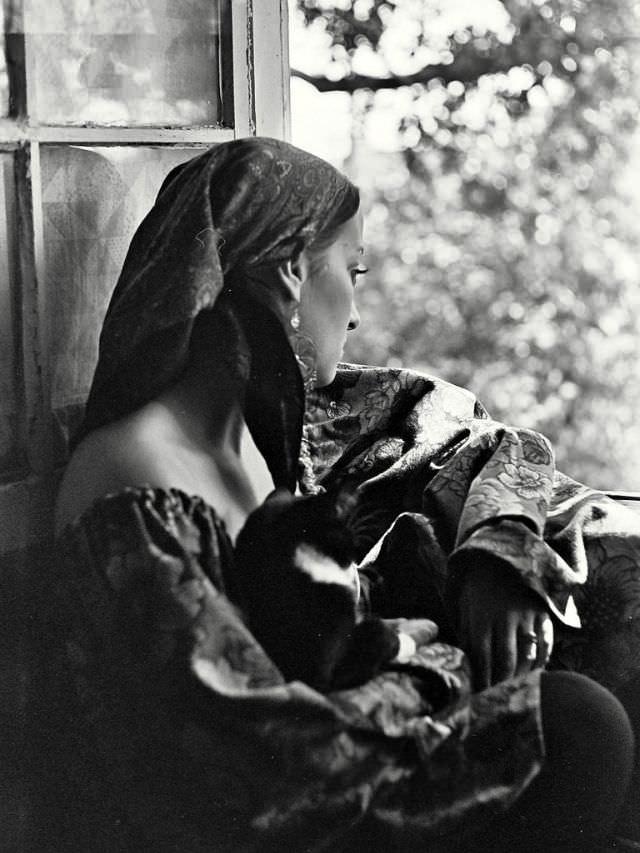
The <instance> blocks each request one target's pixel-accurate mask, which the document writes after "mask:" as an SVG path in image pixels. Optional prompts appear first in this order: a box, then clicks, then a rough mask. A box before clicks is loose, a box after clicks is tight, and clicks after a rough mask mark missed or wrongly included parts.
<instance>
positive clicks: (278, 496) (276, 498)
mask: <svg viewBox="0 0 640 853" xmlns="http://www.w3.org/2000/svg"><path fill="white" fill-rule="evenodd" d="M293 499H294V496H293V495H292V494H291V492H290V491H289V489H287V488H286V487H285V486H278V488H277V489H274V490H273V491H272V492H269V494H268V495H267V497H266V498H265V499H264V505H265V506H272V507H277V506H283V507H284V506H286V505H287V504H289V503H291V501H293Z"/></svg>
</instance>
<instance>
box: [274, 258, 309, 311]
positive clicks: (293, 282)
mask: <svg viewBox="0 0 640 853" xmlns="http://www.w3.org/2000/svg"><path fill="white" fill-rule="evenodd" d="M308 276H309V262H308V260H307V256H306V255H305V253H304V252H301V253H300V254H299V255H298V257H297V258H295V259H293V258H289V260H287V261H283V262H282V263H281V264H279V265H278V277H279V279H280V281H281V282H282V284H284V286H285V287H286V288H287V290H288V291H289V294H290V296H291V298H292V299H293V300H294V302H300V292H301V290H302V285H303V284H304V282H305V281H306V280H307V278H308Z"/></svg>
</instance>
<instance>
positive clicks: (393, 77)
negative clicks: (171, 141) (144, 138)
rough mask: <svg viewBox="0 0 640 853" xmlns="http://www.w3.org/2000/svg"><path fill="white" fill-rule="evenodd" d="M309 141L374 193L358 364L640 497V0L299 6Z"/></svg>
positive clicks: (426, 0)
mask: <svg viewBox="0 0 640 853" xmlns="http://www.w3.org/2000/svg"><path fill="white" fill-rule="evenodd" d="M290 27H291V30H290V33H291V64H292V72H293V77H292V93H291V94H292V124H293V141H294V142H295V143H296V144H298V145H300V146H302V147H304V148H307V149H309V150H312V151H314V152H316V153H318V154H320V155H322V156H324V157H326V158H327V159H329V160H331V161H332V162H334V163H335V164H337V165H338V166H340V167H341V168H343V169H344V170H345V171H346V172H347V173H348V174H350V175H351V176H352V177H353V178H354V180H355V181H356V182H357V183H358V184H359V186H360V188H361V190H362V194H363V199H364V209H365V213H366V217H367V221H366V232H365V239H366V244H367V253H366V265H367V266H368V267H369V269H370V272H369V274H368V275H367V276H366V277H364V282H363V283H362V285H359V293H358V299H359V307H360V311H361V315H362V324H361V326H360V328H359V329H358V330H357V331H356V332H354V333H353V334H352V335H351V336H350V343H349V349H348V351H347V357H348V358H349V359H350V360H352V361H359V362H368V363H375V364H387V365H399V364H403V365H405V366H408V367H415V368H418V369H421V370H425V371H428V372H431V373H435V374H436V375H439V376H442V377H444V378H446V379H448V380H450V381H452V382H455V383H458V384H461V385H464V386H465V387H468V388H470V389H472V390H473V391H474V392H475V393H476V394H477V395H478V396H479V397H480V399H481V400H482V401H483V402H484V404H485V405H486V406H487V408H488V409H489V410H490V412H491V414H492V415H493V416H494V417H496V418H497V419H500V420H504V421H507V422H510V423H514V424H518V425H519V426H528V427H531V428H534V429H537V430H540V431H541V432H543V433H545V434H546V435H547V436H549V438H550V439H551V440H552V441H553V443H554V445H555V448H556V452H557V460H558V466H559V467H560V468H561V469H562V470H564V471H566V472H567V473H569V474H571V475H572V476H573V477H575V478H576V479H579V480H582V481H584V482H588V483H589V484H591V485H594V486H596V487H598V488H603V489H608V490H618V489H621V490H638V491H640V215H639V214H640V128H639V124H638V116H639V106H640V3H637V2H632V0H597V2H596V0H548V2H547V0H505V2H500V1H499V0H466V2H465V0H395V2H393V1H392V0H342V2H325V0H291V3H290Z"/></svg>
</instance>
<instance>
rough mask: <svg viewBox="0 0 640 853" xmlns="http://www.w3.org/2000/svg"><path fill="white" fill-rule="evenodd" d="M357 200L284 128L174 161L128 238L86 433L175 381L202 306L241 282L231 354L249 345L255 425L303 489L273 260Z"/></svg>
mask: <svg viewBox="0 0 640 853" xmlns="http://www.w3.org/2000/svg"><path fill="white" fill-rule="evenodd" d="M358 205H359V195H358V191H357V189H356V188H355V187H354V186H353V184H351V183H350V181H349V180H348V179H347V178H346V177H345V176H344V175H342V174H341V173H340V172H338V171H337V170H336V169H334V168H333V167H332V166H331V165H329V164H328V163H326V162H325V161H324V160H321V159H320V158H318V157H315V156H313V155H311V154H308V153H307V152H305V151H301V150H300V149H298V148H296V147H294V146H293V145H290V144H288V143H286V142H282V141H280V140H276V139H268V138H259V137H253V138H247V139H239V140H234V141H233V142H229V143H223V144H220V145H217V146H215V147H213V148H211V149H209V150H207V151H205V152H204V153H203V154H201V155H200V156H197V157H195V158H194V159H192V160H190V161H189V162H187V163H185V164H182V165H180V166H178V167H177V168H176V169H174V170H173V171H172V172H171V173H170V174H169V175H168V177H167V178H166V180H165V181H164V183H163V185H162V187H161V189H160V192H159V194H158V197H157V199H156V202H155V204H154V206H153V208H152V209H151V211H150V212H149V213H148V215H147V216H146V218H145V219H144V220H143V222H142V224H141V225H140V227H139V228H138V230H137V232H136V233H135V235H134V237H133V240H132V242H131V245H130V247H129V251H128V253H127V257H126V259H125V262H124V266H123V269H122V272H121V274H120V278H119V280H118V283H117V285H116V288H115V290H114V293H113V296H112V298H111V302H110V305H109V309H108V311H107V314H106V317H105V321H104V325H103V328H102V333H101V336H100V351H99V358H98V364H97V367H96V371H95V374H94V378H93V383H92V386H91V391H90V394H89V399H88V402H87V407H86V411H85V420H84V423H83V425H82V427H81V430H80V433H79V435H78V436H77V438H76V443H77V441H79V440H80V439H82V438H83V437H84V436H85V435H86V434H87V433H88V432H90V431H91V430H94V429H96V428H97V427H99V426H102V425H104V424H107V423H110V422H112V421H115V420H117V419H119V418H121V417H123V416H124V415H126V414H128V413H129V412H132V411H134V410H135V409H137V408H139V407H140V406H142V405H144V404H145V403H147V402H149V401H150V400H152V399H154V398H155V397H156V396H157V395H158V394H159V393H160V392H161V391H163V390H164V389H165V388H167V386H168V385H170V384H171V383H172V382H173V381H175V379H176V378H177V377H178V376H179V374H180V372H181V371H182V369H183V368H184V366H185V363H186V360H187V356H188V353H189V341H190V338H191V333H192V329H193V324H194V321H195V319H196V317H197V316H198V315H199V314H200V313H201V312H202V311H211V310H215V307H216V304H217V303H219V300H220V296H221V294H222V293H223V291H229V290H230V289H232V288H233V287H236V288H237V289H241V293H242V300H241V302H239V301H238V299H236V309H235V313H236V315H237V318H236V319H237V326H238V329H239V330H241V332H239V334H238V336H237V340H236V341H234V342H233V343H232V344H231V347H230V348H231V352H229V353H227V354H226V355H225V361H226V362H229V361H230V360H231V361H232V360H233V359H234V358H236V356H237V359H238V360H241V359H242V358H243V357H244V356H246V355H248V359H249V363H250V367H249V370H248V375H247V382H246V393H245V401H246V402H245V417H246V420H247V424H248V426H249V429H250V431H251V433H252V436H253V438H254V441H255V442H256V445H257V446H258V448H259V449H260V450H261V452H262V453H263V454H264V456H265V458H266V461H267V464H268V465H269V468H270V470H271V474H272V476H273V478H274V481H275V482H276V485H286V486H288V487H289V488H293V486H294V485H295V476H296V475H295V469H296V463H297V458H298V450H299V443H300V434H301V429H302V414H303V408H304V392H303V389H302V381H301V377H300V372H299V370H298V367H297V365H296V362H295V358H294V356H293V352H292V350H291V347H290V345H289V342H288V337H287V332H286V330H285V325H286V324H285V323H284V322H283V321H284V317H283V295H282V293H281V292H278V277H277V275H276V272H275V271H276V269H277V266H278V265H279V264H280V263H282V262H283V261H286V260H288V259H295V258H296V257H297V256H298V255H299V253H300V252H301V251H302V249H304V248H305V247H308V246H312V245H313V243H314V242H315V241H317V240H319V239H322V237H323V236H324V235H326V234H327V233H329V232H331V231H332V230H333V229H334V228H336V227H338V226H339V225H340V224H341V223H343V222H346V221H347V220H348V219H349V218H351V216H353V215H354V214H355V212H356V211H357V209H358ZM243 339H244V340H243ZM234 347H236V348H237V352H235V351H234Z"/></svg>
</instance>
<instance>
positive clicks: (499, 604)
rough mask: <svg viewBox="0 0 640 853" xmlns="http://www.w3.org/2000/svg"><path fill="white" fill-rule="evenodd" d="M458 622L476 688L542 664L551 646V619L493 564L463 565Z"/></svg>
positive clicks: (481, 688) (533, 596) (537, 603)
mask: <svg viewBox="0 0 640 853" xmlns="http://www.w3.org/2000/svg"><path fill="white" fill-rule="evenodd" d="M458 625H459V632H460V645H461V647H462V648H463V649H464V651H465V652H466V653H467V654H468V655H469V658H470V660H471V666H472V669H473V676H474V682H475V686H476V688H477V689H478V690H483V689H484V688H485V687H489V686H490V685H491V684H496V683H497V682H498V681H503V680H504V679H506V678H510V677H511V676H513V675H520V674H521V673H525V672H529V670H531V669H533V667H537V666H544V665H545V664H546V663H547V661H548V660H549V657H550V655H551V651H552V648H553V623H552V622H551V619H550V618H549V615H548V614H547V612H546V611H545V609H544V605H543V604H542V602H541V601H540V600H539V599H538V597H537V596H536V595H535V593H533V592H531V591H530V590H528V589H526V587H523V586H521V585H520V584H518V582H517V580H515V579H514V578H511V577H509V576H508V575H507V574H506V573H505V571H504V570H503V569H501V568H500V567H496V566H478V567H473V568H470V569H469V572H468V575H467V577H466V579H465V581H464V583H463V586H462V590H461V594H460V601H459V608H458Z"/></svg>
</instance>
